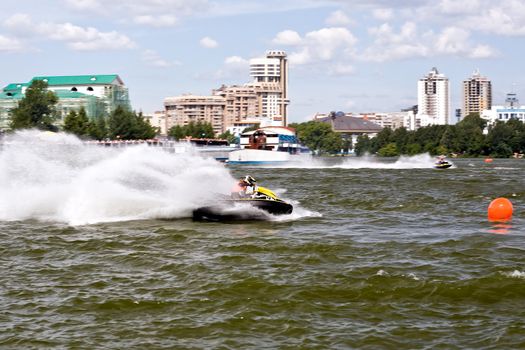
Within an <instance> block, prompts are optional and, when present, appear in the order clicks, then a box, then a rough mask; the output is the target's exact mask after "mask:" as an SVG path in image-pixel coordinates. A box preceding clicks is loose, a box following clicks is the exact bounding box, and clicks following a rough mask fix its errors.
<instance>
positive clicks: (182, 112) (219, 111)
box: [164, 94, 226, 134]
mask: <svg viewBox="0 0 525 350" xmlns="http://www.w3.org/2000/svg"><path fill="white" fill-rule="evenodd" d="M164 107H165V110H166V121H167V122H166V129H167V130H168V131H169V129H171V127H172V126H174V125H180V126H184V125H188V124H189V123H190V122H194V123H197V122H201V123H210V124H211V126H212V128H213V132H214V133H215V134H220V133H222V132H223V131H224V129H223V126H224V110H225V108H226V100H225V98H224V97H222V96H197V95H191V94H187V95H182V96H176V97H167V98H165V99H164Z"/></svg>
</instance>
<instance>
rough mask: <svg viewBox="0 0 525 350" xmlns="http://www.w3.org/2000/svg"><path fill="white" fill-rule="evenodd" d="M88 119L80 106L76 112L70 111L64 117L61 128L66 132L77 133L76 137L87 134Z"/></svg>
mask: <svg viewBox="0 0 525 350" xmlns="http://www.w3.org/2000/svg"><path fill="white" fill-rule="evenodd" d="M90 124H91V123H90V120H89V119H88V117H87V114H86V110H85V109H84V107H81V108H80V110H79V111H78V113H77V112H76V111H71V112H69V114H68V115H67V116H66V118H65V119H64V126H63V129H64V131H66V132H69V133H72V134H75V135H77V136H78V137H87V136H89V128H90Z"/></svg>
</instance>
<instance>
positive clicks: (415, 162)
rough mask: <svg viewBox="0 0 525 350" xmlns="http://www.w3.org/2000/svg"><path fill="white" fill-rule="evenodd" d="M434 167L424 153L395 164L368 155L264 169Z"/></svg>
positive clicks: (303, 160)
mask: <svg viewBox="0 0 525 350" xmlns="http://www.w3.org/2000/svg"><path fill="white" fill-rule="evenodd" d="M434 165H435V158H434V157H432V156H430V155H429V154H428V153H424V154H418V155H415V156H401V157H399V158H398V159H397V160H396V161H395V162H393V161H389V160H385V159H380V158H376V157H374V156H369V155H367V156H363V157H349V158H344V159H343V161H342V162H341V163H339V164H333V163H330V164H329V163H327V162H326V161H324V160H323V159H320V158H314V157H300V158H299V157H298V158H297V159H296V160H294V161H293V162H289V163H286V164H280V165H271V166H266V167H272V168H288V169H429V168H433V167H434ZM452 167H453V168H454V167H455V166H454V165H453V166H452Z"/></svg>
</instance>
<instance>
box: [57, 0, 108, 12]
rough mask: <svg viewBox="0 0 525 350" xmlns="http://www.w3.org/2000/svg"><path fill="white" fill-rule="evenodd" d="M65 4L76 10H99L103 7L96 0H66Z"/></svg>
mask: <svg viewBox="0 0 525 350" xmlns="http://www.w3.org/2000/svg"><path fill="white" fill-rule="evenodd" d="M66 5H67V6H68V7H70V8H72V9H74V10H78V11H86V10H87V11H93V12H100V11H101V10H102V9H103V6H102V4H101V3H100V2H99V1H98V0H66Z"/></svg>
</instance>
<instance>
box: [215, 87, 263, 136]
mask: <svg viewBox="0 0 525 350" xmlns="http://www.w3.org/2000/svg"><path fill="white" fill-rule="evenodd" d="M212 94H213V95H214V96H221V97H223V98H224V100H225V109H224V119H223V121H224V125H223V130H226V129H228V128H229V127H231V126H233V125H234V124H235V123H237V122H241V121H243V120H245V119H246V118H252V117H253V116H256V115H258V105H257V104H258V97H257V92H256V90H255V88H254V87H250V86H239V85H233V86H225V85H223V86H221V87H220V88H218V89H216V90H213V91H212Z"/></svg>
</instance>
